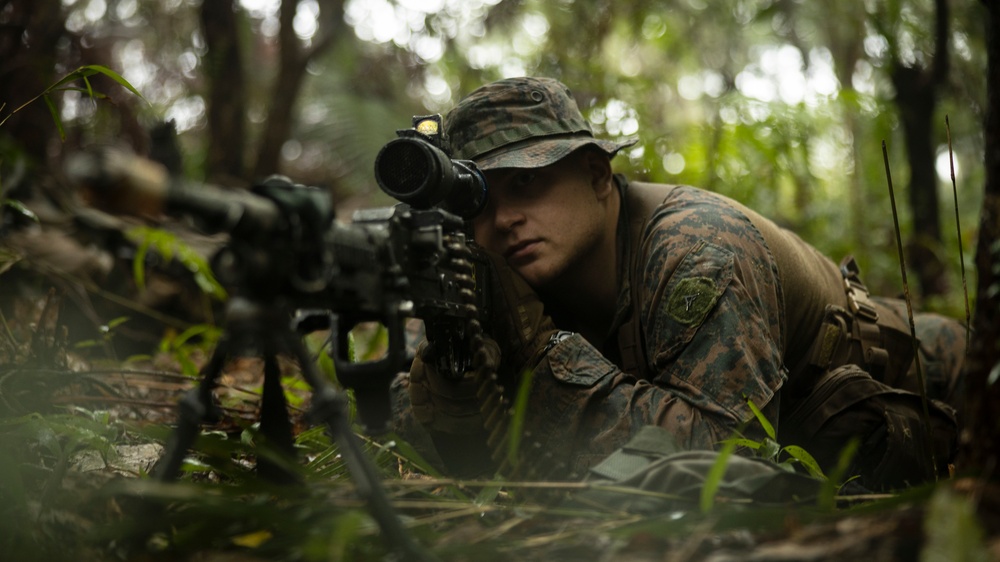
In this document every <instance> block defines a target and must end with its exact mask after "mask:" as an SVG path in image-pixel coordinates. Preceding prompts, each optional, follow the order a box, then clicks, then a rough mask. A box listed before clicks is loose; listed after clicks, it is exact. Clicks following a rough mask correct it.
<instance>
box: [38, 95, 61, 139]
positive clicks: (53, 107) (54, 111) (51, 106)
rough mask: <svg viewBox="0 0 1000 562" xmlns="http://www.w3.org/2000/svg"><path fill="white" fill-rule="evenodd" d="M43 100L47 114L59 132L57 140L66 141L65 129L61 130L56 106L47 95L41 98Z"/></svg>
mask: <svg viewBox="0 0 1000 562" xmlns="http://www.w3.org/2000/svg"><path fill="white" fill-rule="evenodd" d="M42 99H44V100H45V105H46V106H47V107H48V108H49V113H50V114H51V115H52V121H53V122H54V123H55V124H56V129H57V130H58V131H59V138H60V139H61V140H64V141H65V140H66V129H65V128H63V122H62V117H60V116H59V109H58V108H56V104H55V103H54V102H53V101H52V98H50V97H49V96H48V94H46V95H44V96H42Z"/></svg>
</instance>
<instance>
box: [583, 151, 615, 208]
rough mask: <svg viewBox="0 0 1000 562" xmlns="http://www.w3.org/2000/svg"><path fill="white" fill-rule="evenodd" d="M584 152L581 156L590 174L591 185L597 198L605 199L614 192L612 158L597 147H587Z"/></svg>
mask: <svg viewBox="0 0 1000 562" xmlns="http://www.w3.org/2000/svg"><path fill="white" fill-rule="evenodd" d="M582 152H583V153H582V154H581V155H580V157H581V158H582V159H583V163H584V165H585V166H586V169H587V171H588V173H589V174H590V185H591V187H593V188H594V193H596V194H597V198H598V199H604V198H605V197H607V196H608V195H610V194H611V193H613V192H614V181H612V176H613V172H612V171H611V159H610V158H608V155H607V154H605V153H604V151H602V150H601V149H599V148H597V147H587V148H585V149H584V150H583V151H582Z"/></svg>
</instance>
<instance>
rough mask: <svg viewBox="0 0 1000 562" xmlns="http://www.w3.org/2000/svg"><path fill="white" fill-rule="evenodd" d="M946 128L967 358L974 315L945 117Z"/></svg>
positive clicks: (953, 165)
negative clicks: (966, 276)
mask: <svg viewBox="0 0 1000 562" xmlns="http://www.w3.org/2000/svg"><path fill="white" fill-rule="evenodd" d="M944 128H945V131H947V133H948V163H949V164H950V166H951V193H952V196H953V197H954V198H955V228H957V229H958V259H959V261H960V263H961V266H962V269H961V272H962V300H963V301H964V302H965V356H966V357H968V356H969V343H970V341H971V339H972V313H971V311H970V310H969V284H968V283H967V282H966V279H965V251H964V250H963V249H962V221H961V220H960V219H959V218H958V187H957V186H956V184H955V152H954V151H953V150H952V148H951V123H949V122H948V116H947V115H945V116H944Z"/></svg>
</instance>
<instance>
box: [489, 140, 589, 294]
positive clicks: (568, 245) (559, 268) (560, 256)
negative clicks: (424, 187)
mask: <svg viewBox="0 0 1000 562" xmlns="http://www.w3.org/2000/svg"><path fill="white" fill-rule="evenodd" d="M592 156H593V155H589V154H588V152H587V151H580V152H577V153H574V154H571V155H570V156H568V157H566V158H563V159H562V160H559V161H558V162H556V163H555V164H552V165H550V166H546V167H544V168H533V169H523V168H502V169H497V170H489V171H487V172H486V173H485V175H486V180H487V183H488V185H489V193H490V195H489V204H488V205H487V207H486V209H485V210H484V211H483V213H482V214H481V215H479V216H478V217H477V218H476V219H475V220H474V221H473V229H474V235H475V239H476V241H477V242H478V243H479V244H480V245H482V246H483V247H485V248H486V249H488V250H492V251H494V252H496V253H498V254H501V255H502V256H503V257H504V258H505V259H506V260H507V263H509V264H510V266H511V267H512V268H514V269H515V270H516V271H517V272H518V273H520V274H521V276H523V277H524V278H525V280H526V281H527V282H528V284H529V285H531V286H532V287H534V288H535V289H536V290H539V289H545V288H546V287H547V286H549V285H551V284H552V283H553V281H558V280H560V278H561V277H562V276H563V275H564V274H566V273H567V272H568V271H571V268H572V267H573V266H574V265H577V264H579V263H580V262H581V261H582V260H585V259H586V257H587V256H588V254H590V253H592V251H593V250H594V249H595V248H596V246H597V245H598V244H599V242H600V239H601V236H602V235H603V233H604V232H605V228H604V226H603V225H604V221H605V220H606V218H607V215H606V212H605V206H604V205H603V204H602V198H604V197H607V194H606V193H605V191H603V190H602V189H601V188H599V187H598V186H596V182H597V180H596V179H595V178H594V173H593V171H592V169H591V168H590V166H588V160H587V159H588V158H590V157H592Z"/></svg>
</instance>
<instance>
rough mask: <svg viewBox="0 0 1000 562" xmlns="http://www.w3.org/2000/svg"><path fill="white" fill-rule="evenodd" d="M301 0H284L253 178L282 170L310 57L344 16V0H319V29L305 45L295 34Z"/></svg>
mask: <svg viewBox="0 0 1000 562" xmlns="http://www.w3.org/2000/svg"><path fill="white" fill-rule="evenodd" d="M298 7H299V2H298V0H294V1H293V0H284V1H283V2H282V3H281V12H280V20H281V30H280V31H279V34H278V41H279V46H280V49H281V51H280V57H281V58H280V63H279V65H280V66H279V68H278V77H277V79H276V80H275V82H274V88H273V89H272V91H271V103H270V104H269V107H270V110H269V112H268V115H267V122H266V123H265V124H264V133H263V135H262V138H261V142H260V146H259V147H258V149H257V161H256V163H255V164H254V167H253V177H254V179H259V178H262V177H264V176H267V175H270V174H274V173H278V172H280V162H281V147H282V146H284V144H285V141H287V140H288V138H289V137H290V136H291V133H292V119H293V110H294V108H295V102H296V100H297V99H298V97H299V92H301V91H302V84H303V82H304V81H305V78H306V68H307V67H308V65H309V61H311V60H312V59H313V58H315V57H316V56H318V55H319V54H320V53H322V52H323V51H325V50H326V49H327V48H328V47H330V45H332V44H333V40H334V39H335V37H336V34H337V32H338V31H339V29H340V27H341V24H340V22H341V21H342V20H343V14H344V3H343V0H323V1H322V2H320V10H321V16H320V17H321V19H320V29H319V31H318V32H317V34H316V37H315V38H314V39H313V45H312V47H311V48H309V49H305V48H303V46H302V43H301V41H300V40H299V38H298V36H296V34H295V28H294V27H293V21H294V19H295V13H296V11H297V10H298Z"/></svg>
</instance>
